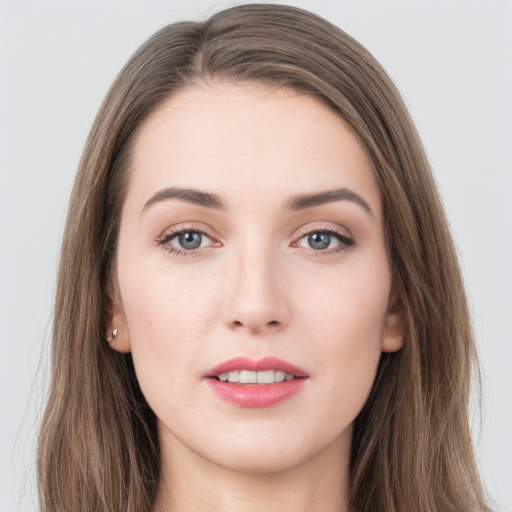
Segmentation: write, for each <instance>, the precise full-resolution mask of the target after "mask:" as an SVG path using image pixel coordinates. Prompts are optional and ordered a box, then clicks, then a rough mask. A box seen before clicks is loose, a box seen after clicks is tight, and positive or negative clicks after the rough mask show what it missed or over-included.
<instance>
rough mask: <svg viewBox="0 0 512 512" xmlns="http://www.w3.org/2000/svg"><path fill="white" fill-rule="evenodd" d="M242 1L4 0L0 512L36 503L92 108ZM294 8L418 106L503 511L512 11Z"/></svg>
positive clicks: (301, 0) (435, 3)
mask: <svg viewBox="0 0 512 512" xmlns="http://www.w3.org/2000/svg"><path fill="white" fill-rule="evenodd" d="M235 3H242V2H216V3H212V2H208V1H205V0H193V1H191V0H174V1H170V0H168V1H159V0H146V1H142V0H139V1H135V0H111V1H109V2H105V1H101V2H100V1H99V0H95V1H91V0H89V1H87V2H85V1H81V2H73V1H69V0H68V1H65V0H62V1H60V2H59V1H57V0H53V1H37V0H0V52H1V53H0V173H1V175H0V178H1V179H0V240H1V249H0V300H1V302H0V343H1V356H0V357H1V358H0V407H1V411H2V412H1V416H0V417H1V419H0V511H1V512H4V511H5V512H11V511H15V510H19V511H34V510H36V509H37V506H36V504H35V503H36V499H35V487H34V483H33V476H34V450H35V438H36V433H37V421H38V414H39V413H40V410H41V407H42V403H43V396H44V389H45V383H46V382H47V373H48V365H47V361H48V353H47V350H46V349H44V347H45V346H46V345H47V343H45V341H44V340H46V339H48V337H49V327H48V326H49V325H50V317H51V307H52V306H51V303H52V295H53V291H54V280H55V268H56V262H57V254H58V246H59V238H60V236H61V233H62V226H63V217H64V213H65V210H66V204H67V199H68V194H69V191H70V188H71V184H72V181H73V177H74V174H75V171H76V168H77V165H78V161H79V157H80V153H81V150H82V147H83V144H84V142H85V139H86V136H87V133H88V130H89V128H90V126H91V123H92V121H93V118H94V116H95V113H96V111H97V109H98V107H99V105H100V102H101V100H102V98H103V96H104V95H105V93H106V91H107V88H108V86H109V85H110V83H111V81H112V80H113V78H114V76H115V75H116V73H117V72H118V70H119V69H120V68H121V66H122V65H123V64H124V62H125V61H126V60H127V59H128V57H129V56H130V55H131V54H132V52H133V51H134V50H135V49H136V48H137V47H138V46H139V45H140V44H141V43H142V42H143V41H144V40H145V39H146V38H147V37H148V36H149V35H151V34H152V33H153V32H154V31H156V30H157V29H158V28H160V27H162V26H164V25H166V24H167V23H170V22H173V21H177V20H182V19H202V18H204V17H206V16H207V15H209V14H211V13H212V12H214V11H216V10H219V9H221V8H225V7H229V6H231V5H234V4H235ZM281 3H288V2H281ZM290 3H292V4H294V5H297V6H299V7H303V8H306V9H309V10H312V11H314V12H317V13H318V14H320V15H322V16H324V17H325V18H327V19H329V20H330V21H332V22H334V23H335V24H337V25H338V26H340V27H341V28H343V29H344V30H345V31H347V32H348V33H349V34H351V35H352V36H354V37H355V38H356V39H358V40H359V41H360V42H362V43H363V44H364V45H365V46H366V47H367V48H368V49H369V50H370V51H371V52H372V53H373V54H374V55H375V56H376V57H377V58H378V59H379V60H380V61H381V63H382V64H383V65H384V67H385V68H386V69H387V70H388V72H389V74H390V75H391V77H392V78H393V79H394V81H395V82H396V83H397V85H398V87H399V89H400V90H401V91H402V93H403V95H404V97H405V99H406V101H407V103H408V105H409V107H410V109H411V112H412V115H413V117H414V119H415V121H416V123H417V126H418V128H419V131H420V133H421V135H422V137H423V140H424V143H425V145H426V148H427V152H428V155H429V157H430V159H431V162H432V165H433V168H434V170H435V173H436V177H437V180H438V183H439V186H440V189H441V191H442V195H443V198H444V202H445V205H446V208H447V211H448V215H449V218H450V221H451V224H452V227H453V230H454V233H455V237H456V240H457V244H458V248H459V252H460V256H461V260H462V265H463V270H464V275H465V278H466V282H467V287H468V292H469V296H470V300H471V305H472V310H473V314H474V321H475V329H476V333H477V337H478V343H479V351H480V355H481V360H482V368H483V403H484V407H483V411H482V421H481V423H480V421H479V419H478V418H479V416H478V414H476V416H475V421H474V427H475V428H474V434H475V435H474V437H475V443H476V450H477V453H478V456H479V461H480V466H481V469H482V474H483V478H484V480H485V482H486V484H487V486H488V488H489V491H490V493H491V495H492V496H493V497H494V499H495V500H496V503H497V505H498V507H497V509H499V510H502V511H503V512H512V440H511V437H512V436H511V434H512V406H511V403H512V400H511V399H510V395H511V391H512V376H511V368H512V334H511V328H510V320H511V318H512V298H511V291H512V272H511V262H512V199H511V193H512V149H511V146H512V123H511V119H512V101H511V94H512V72H511V66H512V2H511V1H510V0H486V1H485V2H483V1H475V0H458V1H455V0H429V1H419V0H418V1H415V0H402V1H397V0H395V1H391V0H351V1H344V0H341V1H340V0H337V1H334V0H333V1H329V0H316V1H315V0H296V1H294V2H290ZM45 350H46V351H45ZM475 411H477V409H476V408H475ZM477 412H478V411H477Z"/></svg>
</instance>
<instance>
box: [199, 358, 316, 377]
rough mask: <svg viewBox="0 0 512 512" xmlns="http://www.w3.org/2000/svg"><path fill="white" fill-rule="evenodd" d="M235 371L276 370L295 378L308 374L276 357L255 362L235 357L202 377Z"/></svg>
mask: <svg viewBox="0 0 512 512" xmlns="http://www.w3.org/2000/svg"><path fill="white" fill-rule="evenodd" d="M236 370H249V371H252V372H263V371H265V370H278V371H281V372H284V373H290V374H292V375H294V376H295V377H308V374H307V373H306V372H305V371H304V370H302V369H300V368H298V367H297V366H295V365H293V364H291V363H289V362H287V361H283V360H282V359H278V358H277V357H264V358H263V359H258V360H257V361H255V360H254V359H250V358H248V357H235V358H234V359H230V360H229V361H226V362H224V363H221V364H219V365H217V366H215V367H213V368H212V369H211V370H208V371H207V372H206V373H205V375H204V377H218V376H219V375H220V374H221V373H224V372H234V371H236Z"/></svg>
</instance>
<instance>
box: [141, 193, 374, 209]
mask: <svg viewBox="0 0 512 512" xmlns="http://www.w3.org/2000/svg"><path fill="white" fill-rule="evenodd" d="M169 199H178V200H181V201H187V202H189V203H192V204H197V205H199V206H203V207H205V208H213V209H216V210H225V209H226V204H225V203H224V201H223V200H222V198H221V197H220V196H219V195H218V194H213V193H210V192H203V191H201V190H196V189H192V188H178V187H168V188H163V189H161V190H159V191H158V192H157V193H156V194H154V195H153V196H152V197H151V198H150V199H149V200H148V201H146V203H145V204H144V207H143V209H142V211H145V210H147V209H148V208H149V207H150V206H152V205H154V204H156V203H159V202H161V201H167V200H169ZM334 201H352V202H354V203H356V204H358V205H359V206H361V207H362V208H363V209H364V210H365V211H366V212H368V213H369V214H370V215H373V211H372V209H371V208H370V206H369V204H368V203H367V202H366V201H365V200H364V199H363V198H362V197H361V196H360V195H358V194H356V193H355V192H354V191H352V190H350V189H348V188H338V189H334V190H325V191H323V192H315V193H311V194H298V195H294V196H292V197H290V198H289V199H288V201H286V203H285V208H286V209H287V210H305V209H307V208H312V207H314V206H321V205H323V204H326V203H332V202H334Z"/></svg>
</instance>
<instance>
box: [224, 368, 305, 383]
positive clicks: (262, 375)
mask: <svg viewBox="0 0 512 512" xmlns="http://www.w3.org/2000/svg"><path fill="white" fill-rule="evenodd" d="M294 378H295V376H294V375H292V374H291V373H285V372H282V371H280V370H264V371H260V372H253V371H251V370H239V371H238V370H235V371H234V372H223V373H221V374H220V375H219V380H220V381H222V382H231V383H232V384H275V383H276V382H283V381H285V380H287V381H288V380H292V379H294Z"/></svg>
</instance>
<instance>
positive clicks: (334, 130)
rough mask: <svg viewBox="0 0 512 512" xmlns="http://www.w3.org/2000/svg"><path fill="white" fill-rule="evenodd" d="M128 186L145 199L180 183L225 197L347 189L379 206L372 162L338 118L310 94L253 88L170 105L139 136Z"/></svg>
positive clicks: (184, 96)
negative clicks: (241, 191)
mask: <svg viewBox="0 0 512 512" xmlns="http://www.w3.org/2000/svg"><path fill="white" fill-rule="evenodd" d="M130 181H131V185H130V190H133V189H134V188H135V189H137V190H139V191H144V192H145V194H146V195H149V194H151V193H154V190H155V189H156V188H159V187H163V186H176V185H179V186H187V187H193V188H203V189H211V190H215V192H218V193H221V194H229V193H230V192H231V191H233V190H237V187H238V188H240V187H244V188H245V189H250V190H252V191H253V192H254V193H256V192H257V191H259V190H260V189H267V191H266V192H265V190H262V191H261V192H262V193H263V194H268V189H269V187H270V188H271V190H272V191H273V192H278V191H281V192H283V193H284V192H285V191H286V192H287V193H301V192H305V191H306V192H307V191H311V190H312V189H317V190H323V189H330V188H337V187H338V188H339V187H340V186H343V187H348V188H351V189H353V190H355V191H356V192H357V191H359V192H361V193H363V192H364V193H365V195H366V196H367V197H368V199H369V200H370V201H371V202H373V203H374V204H378V203H379V192H378V189H377V185H376V181H375V178H374V173H373V169H372V166H371V163H370V161H369V159H368V157H367V156H366V154H365V151H364V149H363V148H362V146H361V145H360V144H359V142H358V141H357V139H356V137H355V136H354V135H353V134H352V133H351V132H350V130H349V129H348V128H347V126H346V124H345V123H344V122H343V120H342V119H341V118H340V117H339V116H338V115H336V113H334V112H333V111H332V110H330V109H329V108H327V107H326V106H325V105H324V104H322V103H321V102H320V101H319V100H317V99H315V98H313V97H312V96H309V95H306V94H303V93H300V92H297V91H295V90H291V89H286V88H279V89H276V88H269V87H266V86H262V85H259V84H252V83H249V84H226V83H214V84H204V85H199V86H193V87H189V88H186V89H183V90H181V91H179V92H178V93H177V94H176V95H174V96H172V97H171V98H169V99H168V100H167V101H165V102H164V103H163V104H162V105H161V106H160V107H159V108H158V109H157V110H156V111H155V112H154V113H152V114H151V115H150V116H149V117H148V119H147V120H146V121H145V122H144V123H143V125H142V126H141V128H140V129H139V131H138V134H137V136H136V139H135V145H134V152H133V160H132V176H131V179H130ZM130 190H129V194H130ZM369 196H370V197H369Z"/></svg>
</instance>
